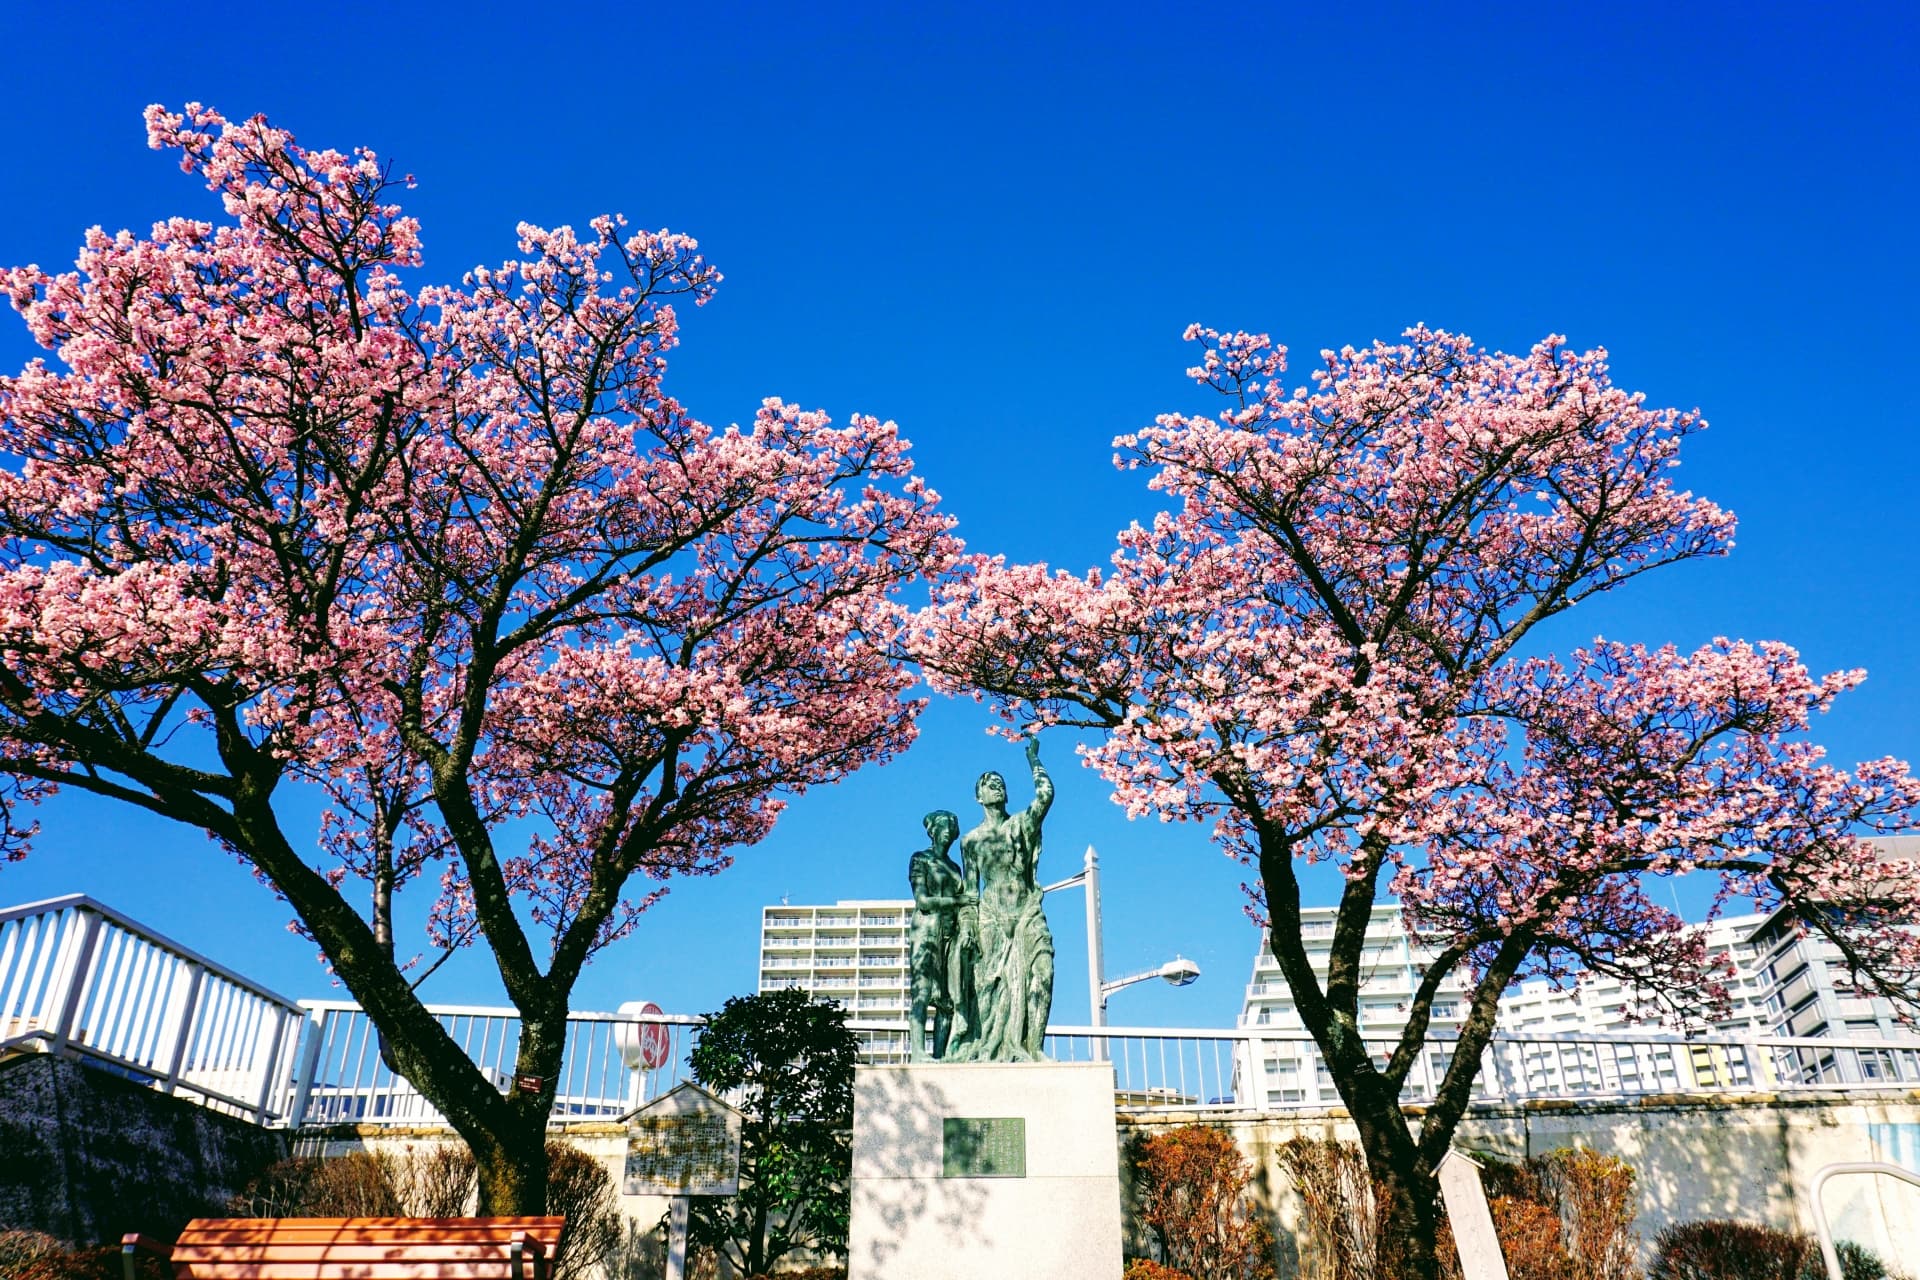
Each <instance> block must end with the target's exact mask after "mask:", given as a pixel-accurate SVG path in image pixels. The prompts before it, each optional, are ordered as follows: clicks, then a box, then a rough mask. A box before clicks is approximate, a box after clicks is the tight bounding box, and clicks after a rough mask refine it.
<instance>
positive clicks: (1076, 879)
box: [1040, 845, 1200, 1047]
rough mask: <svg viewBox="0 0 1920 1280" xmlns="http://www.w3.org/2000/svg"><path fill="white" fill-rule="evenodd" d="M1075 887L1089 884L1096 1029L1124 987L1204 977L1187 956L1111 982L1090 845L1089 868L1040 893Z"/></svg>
mask: <svg viewBox="0 0 1920 1280" xmlns="http://www.w3.org/2000/svg"><path fill="white" fill-rule="evenodd" d="M1075 885H1085V886H1086V890H1087V1003H1088V1005H1089V1009H1088V1012H1089V1014H1090V1016H1091V1018H1092V1022H1093V1025H1094V1026H1096V1027H1104V1026H1106V1025H1107V997H1108V996H1110V995H1112V994H1113V993H1114V992H1116V991H1118V990H1119V989H1120V988H1122V987H1130V986H1132V985H1133V984H1134V983H1136V982H1145V981H1146V980H1147V979H1149V978H1163V979H1165V980H1166V981H1167V982H1168V983H1170V984H1172V985H1173V986H1176V987H1184V986H1187V985H1189V984H1191V983H1192V982H1193V980H1194V979H1195V978H1198V977H1199V976H1200V966H1199V965H1197V964H1195V963H1194V962H1193V961H1191V960H1188V959H1187V958H1186V957H1184V956H1175V957H1174V958H1173V959H1171V960H1169V961H1167V962H1166V963H1165V964H1163V965H1161V966H1160V967H1159V968H1157V969H1148V970H1146V971H1145V972H1142V973H1132V974H1128V975H1127V976H1126V977H1124V978H1115V979H1114V980H1113V981H1112V982H1108V981H1107V980H1106V976H1105V975H1106V965H1105V963H1104V962H1103V960H1102V959H1101V951H1100V856H1099V855H1098V854H1096V853H1095V852H1094V851H1093V846H1092V845H1088V846H1087V861H1086V865H1085V866H1084V867H1083V868H1082V869H1081V871H1080V874H1079V875H1075V876H1068V877H1067V878H1066V879H1065V880H1060V881H1057V882H1055V883H1053V884H1050V885H1044V886H1042V888H1041V890H1040V891H1041V892H1042V893H1052V892H1053V891H1054V890H1055V889H1071V888H1072V887H1073V886H1075ZM1103 1047H1104V1046H1103Z"/></svg>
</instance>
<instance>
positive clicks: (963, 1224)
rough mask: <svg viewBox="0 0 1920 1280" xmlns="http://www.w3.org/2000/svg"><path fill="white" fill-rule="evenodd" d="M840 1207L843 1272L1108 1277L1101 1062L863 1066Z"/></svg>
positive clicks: (1116, 1191)
mask: <svg viewBox="0 0 1920 1280" xmlns="http://www.w3.org/2000/svg"><path fill="white" fill-rule="evenodd" d="M852 1213H853V1217H852V1222H851V1224H850V1239H849V1241H848V1257H847V1277H848V1280H1025V1277H1035V1278H1036V1280H1038V1278H1039V1277H1047V1278H1048V1280H1075V1278H1078V1277H1085V1278H1086V1280H1114V1277H1116V1276H1118V1275H1119V1274H1120V1168H1119V1155H1118V1151H1117V1148H1116V1145H1115V1138H1114V1122H1113V1068H1112V1067H1111V1066H1110V1065H1109V1064H1107V1063H1104V1062H1074V1063H1054V1062H1037V1063H963V1064H947V1063H938V1062H934V1063H916V1064H914V1065H911V1066H900V1067H861V1068H860V1069H859V1071H858V1073H857V1074H856V1076H855V1078H854V1103H853V1210H852Z"/></svg>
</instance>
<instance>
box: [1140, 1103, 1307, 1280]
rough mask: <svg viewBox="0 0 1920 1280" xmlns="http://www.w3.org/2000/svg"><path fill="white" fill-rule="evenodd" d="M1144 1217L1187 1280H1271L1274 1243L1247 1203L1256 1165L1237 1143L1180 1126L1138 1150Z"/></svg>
mask: <svg viewBox="0 0 1920 1280" xmlns="http://www.w3.org/2000/svg"><path fill="white" fill-rule="evenodd" d="M1133 1163H1134V1182H1135V1185H1136V1186H1138V1187H1139V1188H1140V1193H1141V1194H1140V1216H1141V1218H1142V1220H1144V1221H1145V1222H1146V1224H1147V1226H1148V1227H1149V1229H1151V1230H1152V1231H1153V1233H1154V1234H1155V1236H1156V1237H1158V1239H1159V1241H1160V1247H1161V1252H1162V1253H1163V1254H1164V1256H1165V1258H1166V1263H1167V1265H1168V1266H1170V1267H1172V1268H1173V1269H1175V1270H1177V1271H1179V1272H1180V1273H1181V1274H1182V1275H1184V1276H1187V1277H1189V1280H1272V1277H1273V1262H1272V1254H1273V1240H1272V1237H1271V1235H1270V1234H1269V1233H1268V1231H1267V1229H1266V1226H1265V1224H1263V1223H1262V1222H1261V1221H1260V1220H1259V1219H1258V1218H1257V1217H1256V1216H1255V1215H1254V1210H1253V1206H1252V1205H1251V1204H1250V1203H1248V1198H1247V1194H1246V1192H1247V1185H1248V1183H1250V1182H1251V1181H1252V1180H1253V1166H1252V1165H1251V1164H1250V1163H1249V1162H1248V1160H1247V1158H1246V1157H1245V1156H1244V1155H1242V1154H1240V1149H1239V1148H1238V1147H1237V1146H1235V1145H1234V1142H1233V1138H1232V1137H1231V1136H1229V1135H1228V1134H1227V1133H1225V1132H1224V1131H1222V1130H1220V1129H1215V1128H1211V1127H1209V1126H1207V1125H1183V1126H1181V1127H1180V1128H1177V1129H1167V1130H1164V1131H1162V1132H1159V1133H1153V1134H1148V1135H1145V1136H1143V1137H1142V1138H1140V1139H1139V1140H1138V1141H1137V1142H1136V1143H1135V1146H1134V1154H1133Z"/></svg>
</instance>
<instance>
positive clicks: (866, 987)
mask: <svg viewBox="0 0 1920 1280" xmlns="http://www.w3.org/2000/svg"><path fill="white" fill-rule="evenodd" d="M912 916H913V900H912V899H911V898H904V899H894V898H858V899H846V900H842V901H840V902H836V903H834V904H833V905H832V906H795V905H791V904H788V903H780V904H778V905H776V906H769V907H763V908H762V909H761V912H760V990H762V991H779V990H784V989H788V988H795V989H798V990H801V991H805V992H807V993H808V994H809V995H811V996H813V997H814V998H816V999H819V1000H828V1001H831V1002H833V1003H834V1004H837V1005H839V1006H840V1007H841V1008H843V1009H845V1010H846V1011H847V1016H848V1018H849V1020H850V1021H852V1022H853V1023H855V1024H857V1025H856V1026H855V1027H854V1033H855V1035H856V1036H858V1037H859V1040H860V1052H861V1061H862V1062H867V1063H887V1062H905V1061H906V1060H907V923H908V921H909V920H910V919H911V918H912Z"/></svg>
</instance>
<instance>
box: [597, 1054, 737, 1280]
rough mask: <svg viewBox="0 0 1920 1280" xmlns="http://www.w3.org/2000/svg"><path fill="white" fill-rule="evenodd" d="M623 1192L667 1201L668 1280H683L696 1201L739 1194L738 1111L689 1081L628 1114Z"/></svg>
mask: <svg viewBox="0 0 1920 1280" xmlns="http://www.w3.org/2000/svg"><path fill="white" fill-rule="evenodd" d="M626 1123H627V1162H626V1178H625V1181H624V1184H623V1190H625V1192H626V1193H627V1194H628V1195H630V1196H667V1197H669V1202H670V1207H669V1210H668V1214H667V1274H666V1280H684V1278H685V1276H686V1267H687V1216H688V1212H689V1210H690V1209H691V1208H692V1203H693V1197H694V1196H730V1195H734V1194H735V1193H737V1192H738V1191H739V1190H740V1112H739V1111H737V1110H736V1109H735V1108H733V1107H732V1106H729V1105H728V1104H727V1103H726V1102H724V1101H722V1100H721V1099H719V1098H717V1097H715V1096H714V1095H713V1094H711V1093H708V1092H707V1091H706V1090H705V1089H702V1088H701V1087H700V1086H699V1085H697V1084H694V1083H693V1082H692V1081H691V1080H689V1081H687V1082H686V1083H684V1084H680V1085H677V1086H675V1087H674V1088H672V1089H669V1090H668V1091H667V1092H666V1093H663V1094H661V1095H660V1096H659V1097H658V1098H656V1099H654V1100H653V1101H652V1102H649V1103H648V1104H647V1105H646V1106H644V1107H641V1108H640V1109H638V1110H637V1111H633V1112H629V1113H628V1115H627V1119H626Z"/></svg>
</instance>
